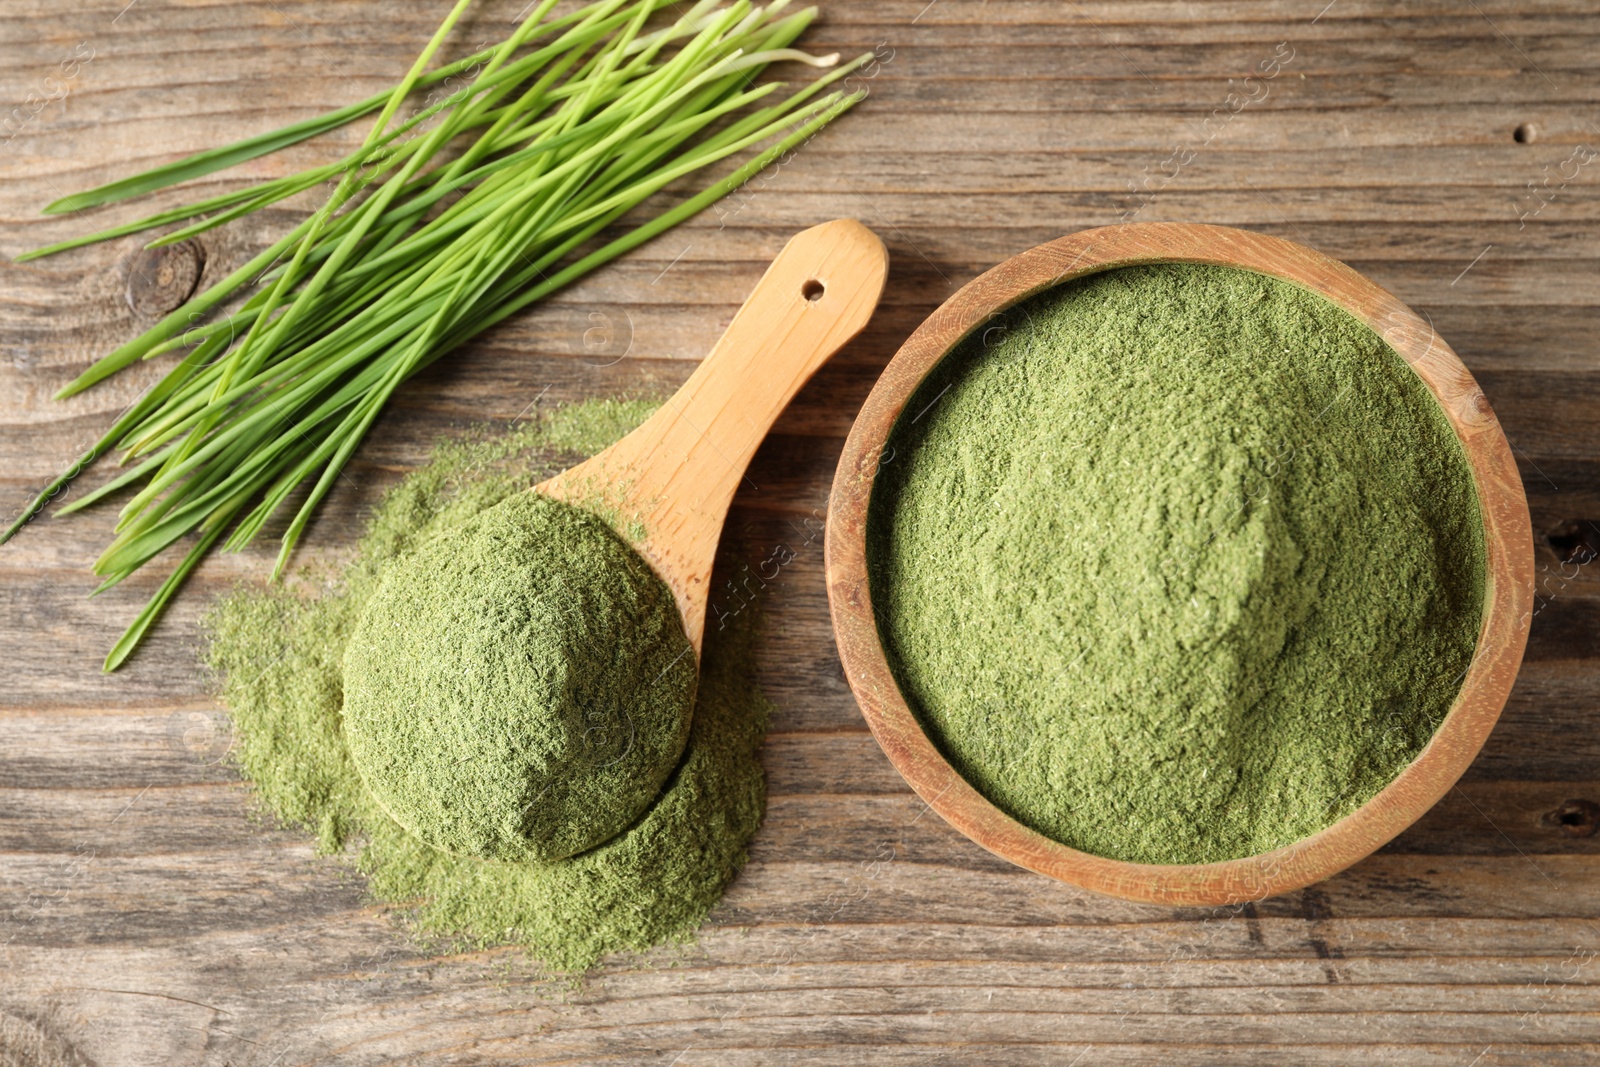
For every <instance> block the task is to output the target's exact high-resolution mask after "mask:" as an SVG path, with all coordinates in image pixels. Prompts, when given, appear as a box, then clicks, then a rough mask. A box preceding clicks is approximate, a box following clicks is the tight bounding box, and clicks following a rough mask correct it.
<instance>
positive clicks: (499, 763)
mask: <svg viewBox="0 0 1600 1067" xmlns="http://www.w3.org/2000/svg"><path fill="white" fill-rule="evenodd" d="M697 668H698V664H697V662H696V660H695V656H694V652H693V650H692V649H691V647H690V645H689V639H688V637H687V636H686V635H685V634H684V630H683V622H682V620H681V618H680V617H679V614H678V608H677V604H676V602H675V601H674V600H673V597H672V592H671V590H670V589H668V588H667V585H666V583H665V582H663V581H662V580H661V579H660V578H659V577H657V576H656V574H655V572H654V571H652V570H651V568H650V565H649V564H648V563H647V562H645V560H644V559H643V558H642V557H641V556H640V555H639V554H638V553H637V552H635V551H634V550H633V549H632V548H631V547H630V546H629V545H627V544H626V543H624V542H623V540H622V539H621V538H620V537H618V536H617V534H616V533H615V532H613V531H612V529H611V528H610V527H609V526H607V525H606V524H605V523H604V522H603V521H601V520H600V519H599V518H598V517H597V516H595V515H592V514H590V513H589V512H587V511H584V510H583V509H581V508H576V507H573V506H572V505H570V504H563V503H560V502H558V501H555V500H551V499H549V498H547V497H544V496H541V495H539V494H537V493H533V492H522V493H517V494H515V495H513V496H510V497H508V498H506V499H505V500H503V501H501V502H500V503H499V504H497V505H496V506H494V507H492V508H489V509H488V510H486V511H484V512H482V513H480V514H478V515H476V516H474V517H473V518H472V519H470V520H468V521H467V522H465V523H463V524H462V525H461V526H460V527H458V528H457V529H454V530H451V531H449V532H448V533H446V534H444V535H443V536H440V537H436V538H433V539H432V540H430V541H428V542H427V543H425V544H423V545H422V546H420V547H419V548H417V549H416V550H415V551H414V552H413V553H411V554H410V555H409V556H408V557H406V558H405V559H403V560H401V561H400V562H399V563H397V564H396V565H394V566H393V567H391V568H390V569H389V571H388V573H386V574H385V575H384V578H383V581H382V582H381V583H380V584H379V586H378V590H377V592H376V594H374V596H373V598H372V600H371V602H370V603H369V604H368V605H367V609H366V613H365V615H363V617H362V619H361V622H360V624H359V625H358V626H357V627H356V629H355V632H354V633H353V634H352V635H351V638H350V645H349V647H348V648H347V649H346V651H345V659H344V722H345V731H346V734H347V736H348V738H349V744H350V755H351V758H352V759H353V760H354V761H355V764H356V766H357V767H358V768H359V769H360V771H361V775H362V777H363V778H364V779H365V781H366V783H367V787H368V788H369V789H370V790H371V792H372V795H373V797H374V799H376V800H377V801H378V802H379V803H380V804H382V805H383V806H384V808H385V809H387V810H388V812H389V813H390V815H391V816H393V818H394V820H395V821H396V822H398V823H399V824H400V825H402V826H404V827H405V828H406V829H408V830H410V831H411V832H412V833H414V834H416V835H417V836H418V837H419V838H421V839H422V840H423V841H426V842H428V843H429V844H431V845H434V846H436V847H438V848H442V849H444V850H445V851H447V852H451V853H455V854H457V855H471V856H485V857H490V858H495V859H502V860H529V859H531V860H553V859H561V858H563V857H566V856H571V855H573V854H574V853H577V852H582V851H583V850H585V849H588V848H592V847H593V846H595V845H598V844H600V843H601V842H603V841H607V840H610V839H611V838H612V837H615V836H616V835H617V834H619V833H621V832H622V831H623V830H624V829H626V828H627V827H628V826H629V825H630V824H631V823H633V821H634V820H635V819H637V818H638V816H639V814H640V813H641V812H643V811H644V809H645V807H646V806H647V805H648V804H649V803H650V802H651V801H652V800H653V799H654V798H655V796H656V795H657V794H658V793H659V792H660V790H661V786H662V784H663V783H664V782H665V781H666V779H667V775H668V774H670V773H671V772H672V769H673V768H674V767H675V766H677V763H678V757H679V756H680V755H681V754H682V752H683V745H684V742H685V740H686V739H687V738H688V736H689V719H690V713H691V711H692V710H693V707H694V688H695V676H696V673H697Z"/></svg>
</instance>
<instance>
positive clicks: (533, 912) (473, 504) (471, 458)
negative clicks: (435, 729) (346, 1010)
mask: <svg viewBox="0 0 1600 1067" xmlns="http://www.w3.org/2000/svg"><path fill="white" fill-rule="evenodd" d="M653 406H654V405H651V404H645V403H641V402H593V403H586V404H580V405H575V406H572V407H568V408H562V409H558V410H556V411H555V412H553V413H551V414H548V415H544V416H542V417H541V418H539V419H538V420H536V421H532V422H529V423H525V424H523V425H522V427H521V428H519V429H517V430H515V431H513V432H511V433H509V434H505V435H501V436H497V437H487V438H481V439H478V440H473V441H468V442H460V443H451V444H445V445H441V446H440V447H439V449H438V450H437V451H436V453H435V455H434V458H433V460H432V461H431V462H430V463H429V464H428V465H427V466H425V467H423V468H421V469H420V470H418V471H416V472H414V473H413V474H411V475H409V476H408V477H407V478H405V479H404V480H403V481H402V482H401V483H400V484H399V485H398V486H396V487H395V488H394V489H393V490H391V491H390V492H389V493H388V494H387V495H386V496H385V497H384V499H383V501H382V503H381V504H380V505H379V506H378V508H377V509H376V510H375V512H374V514H373V517H372V520H371V525H370V527H369V529H368V532H367V534H366V536H365V537H364V538H363V539H362V541H361V542H360V545H359V546H358V548H357V550H356V552H355V554H354V557H353V558H352V559H351V560H349V561H348V562H347V563H346V564H345V565H343V566H341V567H338V568H336V569H335V570H333V571H332V572H329V573H321V574H319V573H310V572H308V573H304V574H302V575H300V576H298V577H297V578H296V579H294V580H292V581H290V582H289V583H286V585H285V586H281V587H268V588H260V587H250V586H241V587H239V588H238V589H236V590H235V591H234V592H233V593H232V594H230V595H229V596H227V597H226V598H224V599H223V600H222V601H221V602H220V603H219V605H218V607H217V608H216V610H215V611H214V612H213V614H212V616H211V619H210V627H209V628H210V636H211V641H210V647H209V659H210V663H211V665H212V666H213V668H214V669H216V670H217V671H218V672H219V678H220V688H221V695H222V698H223V700H224V702H225V703H226V704H227V706H228V708H229V710H230V711H231V713H232V716H233V722H234V732H235V747H234V755H235V758H236V759H237V761H238V763H239V766H240V768H241V769H242V771H243V772H244V774H245V776H246V777H247V778H249V779H250V781H251V782H252V783H253V784H254V786H255V792H256V795H257V797H258V799H259V801H260V803H261V805H262V807H263V808H264V809H265V810H266V811H267V812H269V813H271V814H272V815H273V816H275V817H276V818H277V819H279V820H281V821H282V822H284V823H286V824H289V825H292V826H297V827H304V828H306V829H308V830H310V831H312V832H313V833H314V834H315V835H316V837H317V843H318V847H319V850H321V851H323V852H327V853H343V854H345V855H348V856H350V857H351V858H352V859H353V860H354V862H355V863H356V865H357V866H358V867H359V869H360V870H361V871H363V872H364V873H365V874H366V875H367V878H368V882H369V886H370V890H371V892H372V894H373V896H374V897H376V898H377V899H378V900H380V901H385V902H391V903H393V904H395V905H397V906H398V909H399V910H400V912H401V914H403V915H404V916H405V917H407V918H408V919H409V921H410V923H411V925H412V926H413V927H414V928H415V929H416V930H417V931H418V932H419V933H422V934H433V935H441V936H445V937H450V938H455V939H459V940H460V941H462V942H464V943H466V944H469V945H475V946H483V945H489V944H497V943H519V944H522V945H525V946H527V948H528V949H529V950H530V952H531V953H532V954H533V955H534V956H535V957H537V958H538V959H539V960H541V961H542V962H544V963H545V964H546V965H547V966H549V967H551V968H552V969H555V970H560V971H575V970H582V969H584V968H587V967H588V966H590V965H592V964H593V963H594V962H595V961H596V960H598V959H599V958H601V957H602V956H604V955H607V954H609V953H613V952H618V951H623V950H642V949H645V948H648V947H650V946H652V945H655V944H659V943H662V942H666V941H674V940H682V939H685V938H687V937H689V936H690V935H691V934H692V933H693V932H694V930H695V929H696V928H697V927H698V926H699V925H700V924H701V922H703V921H704V919H705V916H706V915H707V913H708V912H709V911H710V909H711V907H712V906H713V905H714V904H715V903H716V902H717V900H718V899H720V897H721V895H722V892H723V890H724V889H725V888H726V887H727V885H728V883H729V882H730V881H731V880H732V878H733V876H734V873H735V872H736V871H737V869H738V868H739V866H740V865H741V864H742V863H743V862H744V857H745V850H746V846H747V844H748V842H749V840H750V838H751V837H752V836H753V835H754V833H755V831H756V829H757V827H758V826H759V825H760V822H761V817H762V812H763V809H764V805H765V779H764V777H763V775H762V771H761V764H760V760H759V757H758V751H759V748H760V745H761V741H762V738H763V736H764V734H765V730H766V721H767V713H768V708H769V705H768V704H767V702H766V700H765V698H764V697H763V696H762V695H761V693H760V691H759V689H757V688H756V686H755V683H754V680H753V679H754V672H753V661H752V649H751V643H752V640H753V639H752V637H751V635H750V633H749V630H748V628H747V627H743V626H738V625H730V626H729V627H728V628H727V629H725V630H722V631H719V632H717V633H713V634H709V635H708V637H707V642H706V647H705V652H704V656H703V662H702V670H701V676H700V683H699V688H698V691H697V694H696V697H695V706H694V713H693V717H692V722H691V726H690V728H689V736H688V742H687V744H686V745H685V747H684V750H683V754H682V757H681V758H680V760H679V761H678V763H677V764H676V766H675V768H674V769H673V770H672V772H671V774H670V776H669V777H668V778H667V780H666V782H665V784H664V786H663V787H662V789H661V790H660V792H659V794H658V796H657V797H656V799H655V801H654V803H652V804H651V805H650V806H649V807H648V808H647V809H646V810H645V812H644V813H643V815H642V816H641V817H640V818H639V819H638V821H637V822H635V823H633V824H632V825H631V826H629V827H628V828H627V829H626V830H625V831H624V832H622V833H621V834H619V835H618V836H616V837H614V838H612V839H611V840H609V841H607V842H606V843H605V844H603V845H600V846H599V847H597V848H593V849H590V850H589V851H587V852H583V853H580V854H578V855H576V856H573V857H571V858H569V859H563V860H555V861H552V862H544V863H539V862H521V863H512V862H505V861H501V860H495V859H482V858H478V857H476V856H457V855H451V854H448V853H446V852H443V851H441V850H439V849H436V848H432V847H430V846H428V845H426V844H424V843H423V842H422V841H420V840H419V839H418V838H417V837H415V836H414V835H413V834H411V833H409V832H408V831H407V830H405V829H404V828H403V827H402V826H401V825H400V824H399V823H397V822H396V821H395V820H394V819H393V818H392V817H390V815H389V814H388V812H387V811H385V810H384V808H383V806H382V805H381V804H379V803H378V802H377V800H376V799H375V798H374V797H373V796H372V794H371V793H370V792H369V791H368V790H367V789H366V788H365V786H364V784H363V781H362V778H361V775H360V774H359V773H358V771H357V769H356V765H355V762H354V761H353V760H352V758H351V754H350V750H349V747H348V745H347V742H346V737H345V733H344V730H343V728H342V726H341V708H342V706H343V704H344V691H343V676H344V670H343V664H344V658H345V652H346V646H347V645H348V644H349V642H350V638H351V635H352V633H353V632H354V631H355V630H356V628H357V626H358V625H359V623H360V620H361V618H362V616H363V614H364V610H365V608H366V606H367V604H368V602H369V601H370V600H371V598H372V597H373V595H374V592H375V590H376V589H377V588H379V587H380V585H381V584H382V582H383V579H384V577H385V573H386V572H387V571H388V570H389V569H390V568H391V565H392V564H393V563H394V562H395V561H396V560H397V559H399V558H401V557H403V556H404V555H406V554H407V553H410V552H412V551H413V550H415V549H417V548H419V547H421V546H424V545H427V544H429V543H431V539H433V538H435V537H437V536H439V535H440V534H441V533H442V532H444V531H449V530H452V529H456V528H459V527H461V526H462V525H463V524H467V523H470V522H472V521H473V520H474V518H475V517H477V516H480V515H482V514H483V513H485V512H486V511H488V510H489V509H490V508H493V507H494V506H495V505H497V504H499V503H501V502H502V501H505V500H507V499H508V498H511V497H513V496H514V494H517V493H518V492H519V491H520V490H522V489H524V488H525V487H526V486H527V485H529V484H530V483H531V482H535V481H539V480H542V478H544V477H546V476H548V475H550V474H553V473H555V472H556V471H557V470H560V469H562V468H564V467H567V466H570V465H571V463H573V462H575V461H576V460H577V459H579V458H581V457H582V456H584V455H589V454H593V453H594V452H597V451H599V450H600V449H602V448H604V447H605V446H606V445H607V444H610V443H611V442H612V441H614V440H616V439H617V438H619V437H621V436H622V435H623V434H624V433H626V432H627V431H628V430H629V429H631V428H633V427H634V426H635V425H637V424H638V423H639V422H641V421H643V419H644V418H645V417H646V416H647V415H648V414H649V413H650V411H651V410H652V409H653Z"/></svg>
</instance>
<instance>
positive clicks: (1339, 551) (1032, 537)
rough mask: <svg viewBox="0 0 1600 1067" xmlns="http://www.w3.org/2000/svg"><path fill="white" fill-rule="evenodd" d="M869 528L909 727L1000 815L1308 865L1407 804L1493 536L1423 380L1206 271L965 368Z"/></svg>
mask: <svg viewBox="0 0 1600 1067" xmlns="http://www.w3.org/2000/svg"><path fill="white" fill-rule="evenodd" d="M889 446H890V447H889V448H888V449H886V450H885V456H886V457H887V458H886V459H885V461H884V463H883V466H882V469H881V470H880V472H879V474H878V477H877V481H876V484H875V488H874V492H873V498H872V502H871V507H870V511H869V519H868V531H867V537H868V541H867V546H868V561H869V572H870V583H871V590H872V597H873V603H874V607H875V609H876V611H877V614H878V619H879V631H880V636H881V638H882V640H883V644H884V648H885V652H886V653H887V655H888V659H889V662H890V665H891V667H892V668H893V670H894V672H895V675H896V677H897V679H898V681H899V684H900V687H901V690H902V692H903V694H904V696H905V698H906V701H907V703H908V704H909V705H910V706H911V708H912V710H913V712H914V713H915V714H916V715H917V716H918V718H919V720H920V721H921V722H922V724H923V726H924V728H925V729H926V730H927V731H928V733H929V735H930V737H931V738H932V740H933V741H934V743H935V744H936V745H937V746H938V747H939V748H940V750H941V751H942V752H943V753H944V755H945V757H946V758H947V759H949V760H950V761H951V763H952V764H953V765H954V766H955V768H956V769H957V770H958V771H959V772H960V773H961V774H962V775H963V776H964V777H965V778H966V779H967V780H968V781H970V782H971V783H972V784H973V785H974V786H975V787H976V788H977V789H978V790H979V791H980V792H982V793H983V794H984V795H985V796H986V797H987V798H988V799H989V800H990V801H991V802H992V803H994V804H995V805H996V806H997V807H999V808H1001V809H1002V810H1004V811H1005V812H1007V813H1008V814H1010V815H1011V816H1012V817H1014V818H1016V819H1018V820H1019V821H1021V822H1022V823H1024V824H1026V825H1028V826H1030V827H1032V828H1033V829H1035V830H1037V831H1039V832H1041V833H1043V834H1045V835H1047V836H1049V837H1051V838H1053V839H1055V840H1057V841H1059V842H1061V843H1063V844H1066V845H1068V846H1070V847H1073V848H1077V849H1080V850H1083V851H1086V852H1090V853H1094V854H1096V855H1100V856H1105V857H1108V858H1112V859H1119V860H1128V861H1135V862H1146V863H1205V862H1212V861H1220V860H1228V859H1236V858H1241V857H1244V856H1249V855H1255V854H1258V853H1261V852H1265V851H1269V850H1271V849H1274V848H1277V847H1280V846H1283V845H1286V844H1289V843H1291V842H1293V841H1295V840H1298V839H1300V838H1303V837H1305V836H1307V835H1309V834H1312V833H1314V832H1316V831H1318V830H1321V829H1323V828H1325V827H1326V826H1328V825H1330V824H1331V823H1333V822H1335V821H1337V820H1338V819H1339V818H1341V817H1343V816H1344V815H1347V814H1349V813H1350V812H1351V811H1353V810H1354V809H1355V808H1356V807H1358V806H1360V805H1361V804H1362V803H1363V802H1365V801H1366V800H1368V799H1369V798H1371V797H1372V796H1373V795H1375V794H1376V793H1377V792H1378V791H1379V790H1381V789H1382V788H1383V787H1384V786H1385V785H1387V784H1388V783H1389V782H1390V781H1391V780H1392V779H1393V778H1394V777H1395V775H1396V774H1398V773H1399V772H1400V770H1401V769H1403V768H1404V767H1405V765H1406V764H1407V763H1409V762H1410V761H1411V760H1412V759H1414V758H1415V757H1416V756H1417V754H1418V753H1419V752H1420V751H1421V749H1422V748H1423V746H1425V745H1426V744H1427V742H1428V739H1429V738H1430V737H1431V736H1432V734H1433V732H1434V730H1435V728H1436V727H1437V726H1438V725H1439V723H1440V722H1441V721H1442V720H1443V718H1444V716H1445V714H1446V712H1447V711H1448V710H1449V708H1450V705H1451V703H1452V702H1453V700H1454V699H1455V696H1456V692H1457V690H1458V689H1459V687H1460V684H1461V681H1462V677H1463V676H1464V674H1465V672H1466V670H1467V667H1468V665H1469V663H1470V662H1471V660H1472V656H1473V651H1474V647H1475V642H1476V639H1477V634H1478V628H1479V623H1480V619H1481V615H1482V609H1483V589H1484V575H1485V555H1484V533H1483V526H1482V520H1481V517H1480V515H1479V509H1478V501H1477V496H1476V492H1475V490H1474V488H1473V483H1472V476H1471V472H1470V469H1469V468H1468V465H1467V461H1466V458H1465V456H1464V454H1463V452H1462V450H1461V447H1460V443H1459V441H1458V440H1457V438H1456V436H1455V434H1454V433H1453V431H1452V430H1451V427H1450V425H1449V423H1448V422H1447V421H1446V419H1445V416H1444V413H1443V412H1442V410H1441V409H1440V407H1439V405H1438V403H1437V401H1435V399H1434V398H1433V396H1432V395H1431V394H1430V393H1429V392H1428V390H1427V388H1426V386H1425V385H1424V384H1423V383H1422V381H1421V380H1420V379H1419V378H1418V377H1417V376H1416V375H1415V374H1414V373H1413V372H1412V371H1411V370H1410V368H1408V367H1407V366H1406V364H1405V363H1404V361H1403V360H1402V359H1401V358H1400V357H1399V355H1397V354H1396V353H1395V352H1394V351H1393V350H1392V349H1391V348H1389V346H1388V345H1386V344H1385V343H1384V342H1383V340H1382V339H1381V338H1379V337H1378V336H1377V335H1376V334H1375V333H1373V332H1372V331H1371V330H1370V329H1369V328H1367V327H1366V326H1365V325H1363V324H1362V323H1360V322H1359V321H1357V320H1356V319H1355V318H1354V317H1353V316H1351V315H1350V314H1348V313H1346V312H1345V311H1343V310H1342V309H1340V308H1338V307H1336V306H1335V305H1333V304H1332V303H1330V302H1328V301H1326V300H1324V299H1323V298H1321V297H1319V296H1316V295H1314V294H1311V293H1309V292H1306V291H1304V290H1302V289H1300V288H1298V287H1296V286H1293V285H1290V284H1288V283H1285V282H1281V281H1277V280H1275V279H1272V278H1268V277H1265V276H1263V275H1259V274H1255V273H1252V272H1248V271H1242V270H1235V269H1230V268H1224V267H1212V266H1203V265H1197V264H1167V265H1156V266H1141V267H1130V268H1125V269H1120V270H1114V271H1110V272H1106V273H1101V274H1096V275H1091V276H1089V277H1086V278H1083V279H1079V280H1076V281H1073V282H1070V283H1067V284H1064V285H1061V286H1059V287H1057V288H1055V289H1052V290H1049V291H1047V292H1045V293H1043V294H1041V295H1039V296H1036V297H1034V298H1032V299H1030V300H1028V301H1025V302H1024V303H1023V304H1021V305H1019V306H1018V307H1016V308H1014V309H1013V310H1012V311H1011V312H1010V313H1008V314H1007V316H1006V317H1005V318H1004V319H1003V320H1002V321H1000V322H997V323H994V324H991V325H990V326H989V327H987V328H985V329H984V330H982V331H979V332H978V333H976V334H974V335H973V336H971V337H969V338H968V339H967V340H966V341H964V342H963V343H962V344H961V345H959V346H958V347H957V348H956V349H955V350H954V351H952V352H951V353H950V355H948V356H947V357H946V358H945V359H944V360H943V361H942V362H941V363H940V365H939V366H938V367H937V368H936V369H935V371H934V372H933V373H932V374H931V375H930V376H929V378H928V380H927V381H925V382H924V383H923V384H922V386H920V387H919V390H918V392H917V393H916V395H914V396H913V398H912V399H911V401H910V403H908V404H907V406H906V411H905V414H904V415H903V416H902V417H901V419H900V422H899V423H898V424H897V425H896V427H895V429H894V431H893V433H892V434H891V437H890V442H889Z"/></svg>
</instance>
